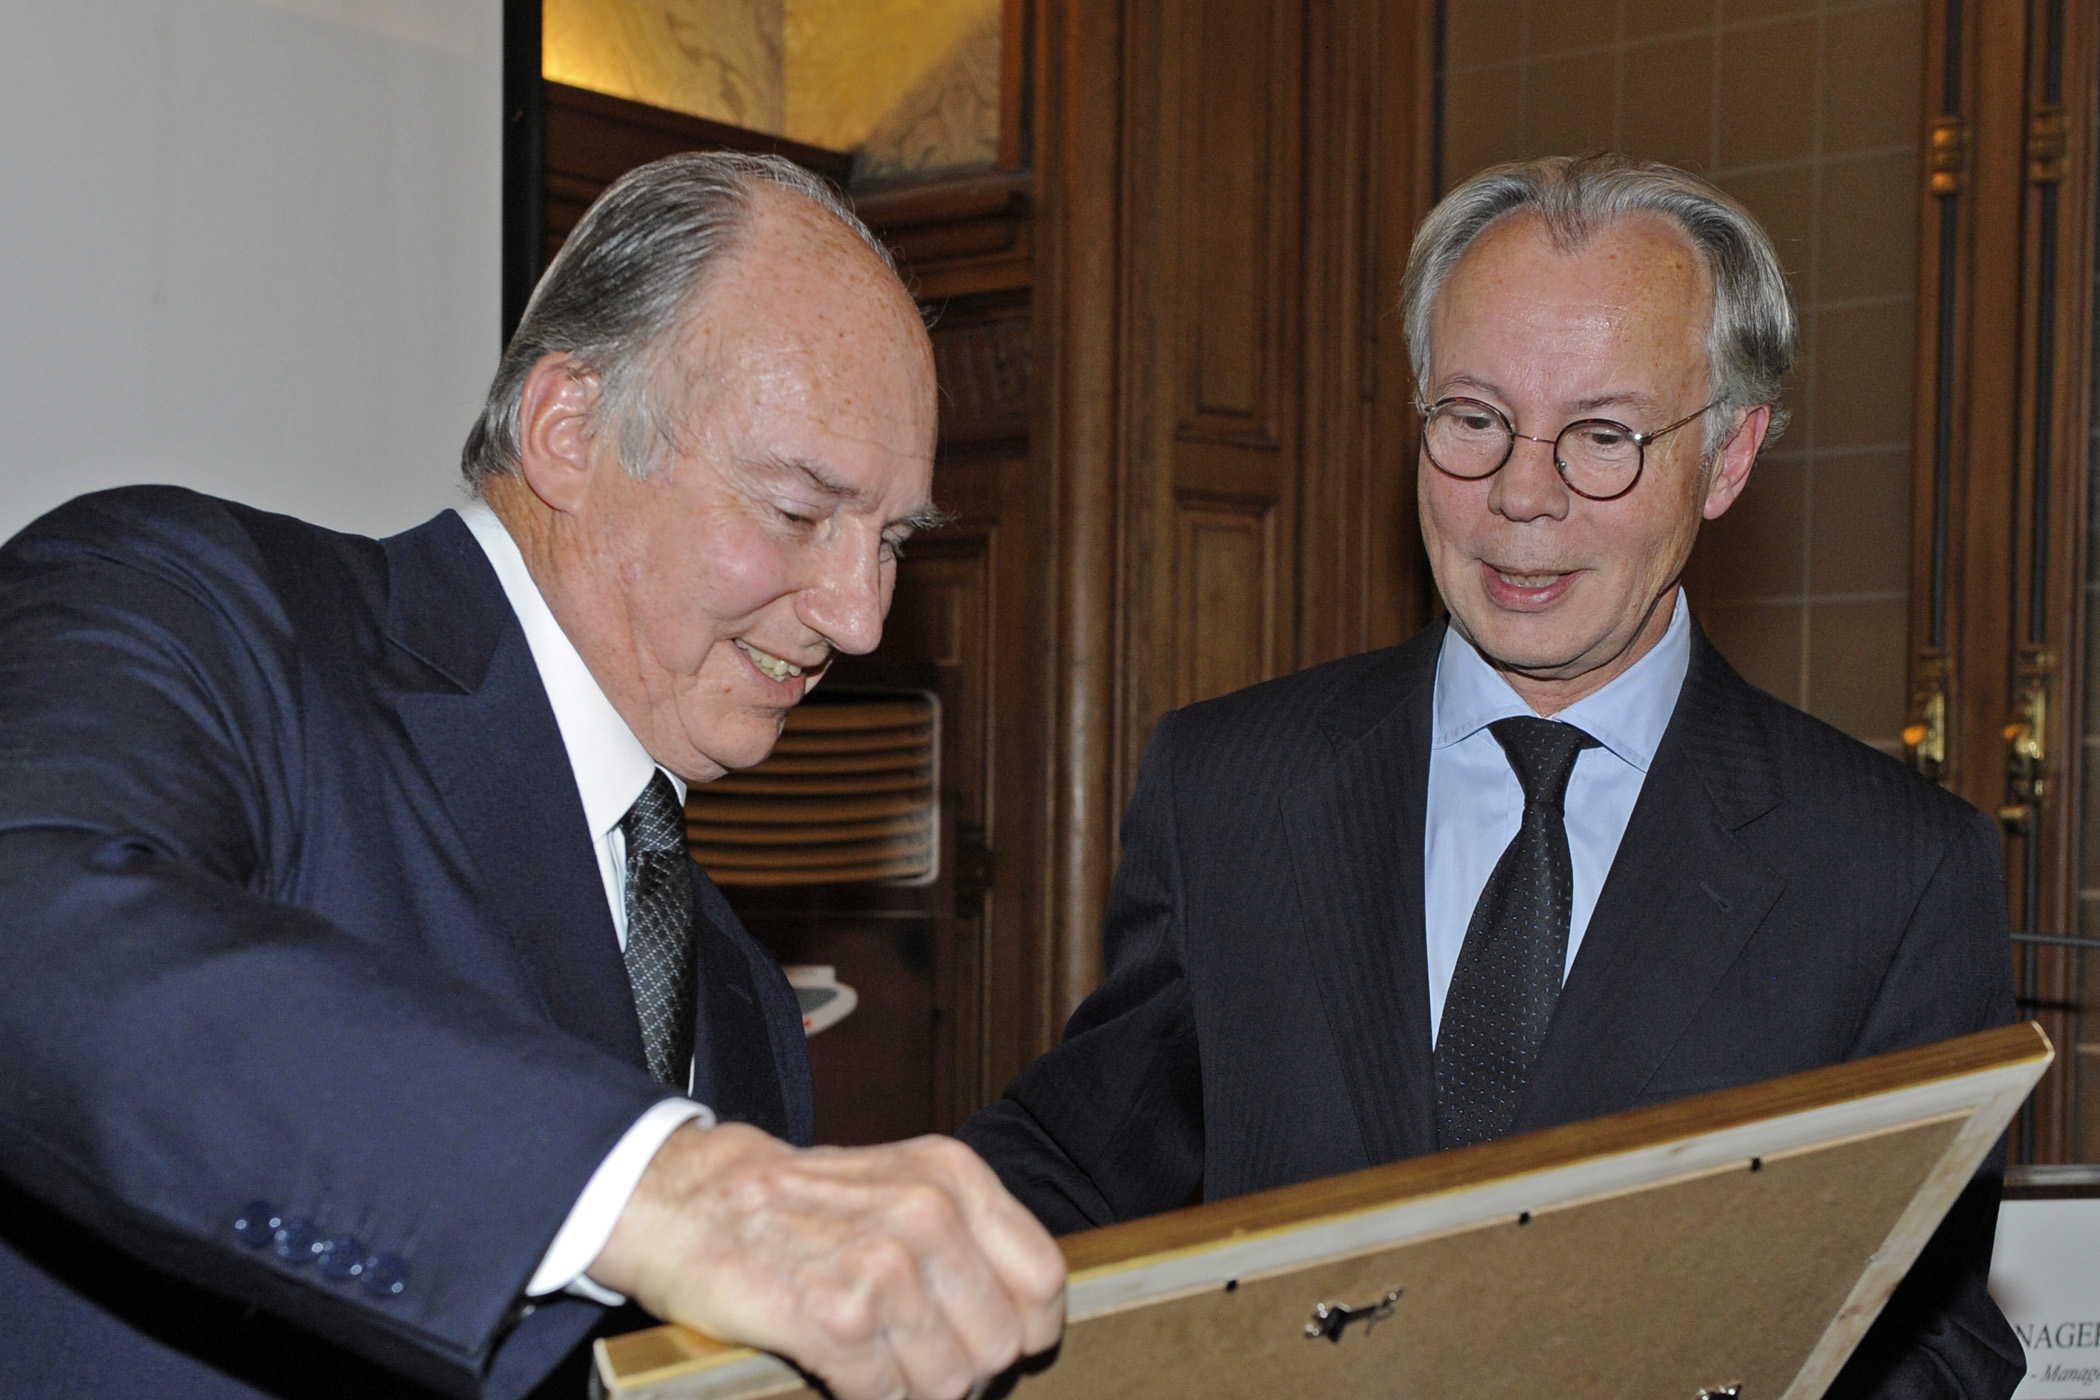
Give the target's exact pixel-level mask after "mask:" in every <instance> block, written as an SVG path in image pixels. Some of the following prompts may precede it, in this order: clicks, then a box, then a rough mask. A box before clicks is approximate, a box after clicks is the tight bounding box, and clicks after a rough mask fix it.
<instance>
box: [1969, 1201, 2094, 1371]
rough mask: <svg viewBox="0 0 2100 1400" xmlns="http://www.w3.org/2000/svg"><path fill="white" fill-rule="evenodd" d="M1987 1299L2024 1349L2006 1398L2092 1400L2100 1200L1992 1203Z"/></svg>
mask: <svg viewBox="0 0 2100 1400" xmlns="http://www.w3.org/2000/svg"><path fill="white" fill-rule="evenodd" d="M1991 1296H1992V1297H1993V1298H1996V1299H1997V1300H1998V1306H1999V1307H2000V1308H2003V1309H2004V1310H2005V1316H2006V1319H2007V1320H2008V1321H2010V1322H2011V1323H2012V1325H2013V1330H2014V1331H2015V1332H2017V1333H2019V1334H2020V1345H2021V1346H2023V1347H2025V1348H2026V1350H2027V1379H2026V1380H2024V1381H2022V1382H2021V1383H2020V1388H2019V1389H2018V1390H2016V1391H2014V1392H2013V1400H2096V1397H2100V1200H2054V1201H2049V1200H2043V1201H2007V1202H2005V1203H2004V1204H2003V1205H2002V1206H2000V1207H1999V1209H1998V1247H1997V1251H1996V1253H1995V1254H1994V1255H1993V1256H1992V1259H1991Z"/></svg>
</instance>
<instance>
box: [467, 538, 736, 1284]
mask: <svg viewBox="0 0 2100 1400" xmlns="http://www.w3.org/2000/svg"><path fill="white" fill-rule="evenodd" d="M459 513H460V518H461V519H463V520H465V521H466V523H467V528H468V529H469V530H471V531H473V532H474V538H475V539H476V540H477V541H479V542H480V544H481V549H482V552H483V553H484V554H486V555H488V557H489V564H490V566H491V567H493V568H494V569H495V571H496V580H497V582H499V583H501V584H502V585H503V596H504V597H505V598H507V599H509V600H510V607H511V611H512V612H514V613H516V614H517V615H518V625H519V626H520V627H522V628H524V629H525V644H526V645H527V646H528V647H530V648H531V649H532V662H533V665H534V666H535V667H537V668H538V670H539V673H540V683H541V684H542V685H544V686H545V687H546V689H547V701H548V703H549V704H550V705H552V706H553V707H554V722H555V724H556V725H557V726H558V727H559V728H560V730H561V742H562V747H563V748H565V749H566V750H568V754H569V767H570V769H571V771H573V772H574V773H575V775H576V791H577V793H578V794H579V795H580V796H581V797H582V798H583V818H584V821H585V822H586V823H587V824H588V825H589V827H590V830H591V846H592V850H593V852H594V853H595V854H596V855H597V857H598V874H599V876H600V877H601V878H602V879H603V880H604V881H605V903H606V907H607V908H609V909H610V910H611V911H612V921H613V928H614V930H615V931H616V932H617V933H618V935H619V939H620V949H621V951H622V952H625V951H626V948H627V838H626V836H625V835H624V834H623V833H622V832H621V830H620V819H621V818H623V817H625V816H626V815H627V809H628V808H630V807H632V806H633V805H634V801H635V799H636V798H638V797H640V796H641V795H642V789H643V788H645V787H647V786H649V779H650V778H651V777H652V776H653V775H654V774H655V773H656V772H657V764H656V760H655V759H653V758H651V757H649V751H648V750H647V749H645V748H643V747H642V741H641V740H639V739H637V738H635V737H634V731H633V730H632V729H629V728H628V727H627V721H625V720H623V719H621V718H620V712H619V711H618V710H615V709H614V708H613V706H612V702H611V701H610V700H607V699H606V698H605V692H604V691H603V690H601V689H599V687H598V681H597V678H596V677H594V676H592V675H591V672H590V668H589V667H588V666H586V665H584V662H583V657H581V656H580V655H578V654H577V651H576V647H575V645H574V643H572V642H570V640H569V638H568V634H567V633H565V632H563V631H562V630H561V624H560V623H558V622H556V621H555V620H554V613H553V612H552V611H551V610H550V609H549V608H548V607H547V600H546V599H544V598H542V597H541V596H540V590H539V586H538V585H537V584H535V583H534V582H533V581H532V574H531V572H530V571H529V570H528V569H526V567H525V556H524V555H522V554H520V553H519V552H518V546H517V542H516V541H515V540H513V539H511V537H510V532H509V531H508V530H506V529H504V528H503V522H502V521H501V520H498V519H497V518H496V513H495V512H494V511H492V510H490V509H489V508H488V506H487V505H485V504H483V503H482V502H480V501H475V502H473V503H471V504H469V505H467V506H464V507H462V508H461V510H460V512H459ZM664 776H665V777H667V778H669V779H670V780H671V786H672V787H673V788H674V789H675V790H676V791H677V794H678V800H679V801H681V802H683V801H684V800H685V783H684V781H683V780H682V779H680V778H679V776H678V775H677V774H676V773H672V772H669V771H668V770H667V771H665V773H664ZM578 936H579V937H580V936H582V935H581V934H580V933H579V935H578ZM695 1120H698V1121H699V1122H700V1123H701V1124H702V1125H703V1126H706V1127H713V1126H714V1122H715V1118H714V1114H713V1113H712V1112H711V1111H710V1110H709V1109H708V1108H707V1107H706V1106H705V1105H703V1104H697V1103H694V1102H693V1101H692V1100H691V1099H682V1098H672V1099H665V1100H664V1101H663V1102H662V1103H659V1104H657V1105H655V1106H654V1107H652V1108H650V1109H649V1110H648V1111H647V1112H646V1113H644V1114H643V1115H642V1116H641V1117H640V1118H638V1119H636V1120H635V1123H634V1126H633V1127H631V1128H629V1129H628V1130H627V1132H626V1134H625V1135H624V1136H622V1137H621V1139H620V1140H619V1142H617V1143H615V1144H614V1145H613V1150H612V1151H611V1152H609V1153H607V1154H606V1157H605V1160H604V1161H603V1162H601V1163H599V1164H598V1170H597V1171H595V1172H593V1173H591V1179H590V1180H589V1181H588V1182H586V1183H584V1188H583V1194H582V1195H580V1196H578V1197H577V1198H576V1204H575V1205H574V1206H573V1207H571V1208H570V1210H569V1218H568V1219H567V1220H565V1221H563V1222H562V1227H561V1229H560V1230H559V1231H558V1232H557V1233H556V1234H555V1236H554V1242H553V1243H552V1244H550V1245H549V1246H547V1252H546V1254H545V1255H543V1256H542V1257H541V1259H540V1266H539V1268H538V1269H537V1270H536V1271H535V1272H534V1273H533V1276H532V1281H531V1283H529V1284H527V1285H526V1288H525V1292H526V1294H527V1295H528V1296H531V1297H538V1296H540V1295H541V1294H546V1293H556V1292H560V1291H561V1290H563V1289H567V1290H568V1291H570V1292H572V1293H579V1294H582V1295H583V1296H584V1297H587V1298H593V1299H596V1300H597V1301H599V1302H601V1303H611V1304H618V1303H623V1302H625V1301H627V1300H626V1299H625V1298H623V1297H621V1296H620V1295H619V1294H617V1293H615V1292H613V1291H612V1290H611V1289H609V1288H601V1287H599V1286H598V1285H597V1284H596V1283H594V1282H592V1281H591V1280H590V1279H589V1278H586V1277H585V1276H584V1272H583V1271H584V1270H585V1269H587V1268H589V1267H590V1264H591V1261H592V1260H593V1259H596V1258H597V1257H598V1252H599V1251H600V1250H602V1249H604V1248H605V1242H606V1241H607V1240H609V1239H611V1238H612V1232H613V1226H614V1225H616V1224H618V1223H619V1219H620V1212H621V1211H623V1210H625V1209H626V1208H627V1202H628V1199H629V1198H630V1197H632V1196H633V1195H634V1188H635V1187H636V1185H638V1184H639V1183H640V1181H641V1179H642V1173H643V1171H644V1170H645V1169H647V1167H648V1165H649V1159H650V1158H652V1157H654V1156H655V1155H656V1151H657V1149H658V1148H660V1147H662V1146H663V1144H664V1139H665V1138H668V1137H669V1136H670V1135H671V1134H672V1132H673V1131H675V1130H676V1129H678V1128H680V1127H682V1126H684V1125H685V1124H687V1123H690V1122H693V1121H695Z"/></svg>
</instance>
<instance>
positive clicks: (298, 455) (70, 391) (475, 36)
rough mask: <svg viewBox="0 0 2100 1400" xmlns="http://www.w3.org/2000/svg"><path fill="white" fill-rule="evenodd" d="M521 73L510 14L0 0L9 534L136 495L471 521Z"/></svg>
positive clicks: (3, 528) (1, 357) (240, 1)
mask: <svg viewBox="0 0 2100 1400" xmlns="http://www.w3.org/2000/svg"><path fill="white" fill-rule="evenodd" d="M501 59H502V15H501V6H500V4H499V3H498V0H0V191H4V192H5V194H4V197H0V539H4V538H5V537H6V536H8V535H11V534H13V533H14V532H15V531H16V530H17V529H19V528H20V527H21V526H22V525H24V524H26V523H27V522H28V521H29V520H31V519H33V518H34V517H35V516H37V515H38V514H40V513H42V512H43V511H45V510H48V509H50V508H51V507H52V506H54V505H57V504H58V503H59V502H61V501H64V500H66V499H68V498H69V497H72V496H75V495H78V494H79V493H81V492H83V491H91V490H95V489H98V488H100V487H104V486H114V485H118V484H120V483H126V482H139V481H169V482H177V483H180V484H182V485H186V486H193V487H196V488H197V489H199V490H203V491H210V492H214V493H216V494H219V495H225V496H231V497H234V498H236V499H238V500H242V501H247V502H250V503H253V504H256V505H260V506H264V507H267V508H269V509H273V510H283V511H289V512H291V513H293V514H297V515H301V516H305V517H306V518H308V519H311V520H316V521H320V522H322V523H324V524H328V525H332V526H335V527H336V528H339V529H347V530H356V531H360V532H364V533H388V532H391V531H394V530H398V529H401V528H404V527H406V526H409V525H412V524H414V523H416V522H417V521H419V520H422V519H424V518H425V517H427V516H429V515H430V514H432V513H434V512H435V511H437V510H439V509H441V508H443V507H444V506H446V505H450V504H453V503H454V502H456V501H457V500H458V499H459V489H458V487H457V486H456V484H455V483H456V482H457V481H458V479H459V477H458V467H457V462H458V456H459V445H460V442H461V439H462V438H463V437H464V436H465V434H466V430H467V426H468V424H469V423H470V421H471V420H472V417H473V414H474V412H475V410H476V408H477V407H478V405H479V403H480V401H481V396H482V394H483V392H484V390H485V389H486V388H487V385H488V380H489V376H490V374H491V373H492V372H493V370H494V368H495V362H496V356H497V351H498V345H497V336H498V332H499V316H500V313H499V309H498V295H499V293H498V266H499V259H500V251H501V250H500V229H501V223H500V217H501V216H500V195H501V190H502V130H501V119H502V72H501V68H502V64H501Z"/></svg>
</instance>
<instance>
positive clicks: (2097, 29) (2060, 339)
mask: <svg viewBox="0 0 2100 1400" xmlns="http://www.w3.org/2000/svg"><path fill="white" fill-rule="evenodd" d="M1928 14H1929V26H1928V43H1927V57H1926V79H1925V84H1924V91H1925V93H1926V98H1927V100H1926V110H1925V112H1924V113H1923V116H1922V120H1923V123H1924V133H1925V142H1924V149H1925V151H1926V153H1927V157H1926V169H1924V170H1923V171H1921V172H1920V195H1919V197H1920V200H1921V202H1922V204H1923V218H1922V219H1921V221H1920V222H1921V248H1920V259H1919V262H1920V268H1921V281H1920V288H1919V290H1920V295H1919V307H1920V326H1919V331H1920V333H1919V336H1918V347H1919V363H1918V370H1917V375H1918V379H1917V382H1918V386H1919V391H1918V394H1917V404H1918V415H1917V424H1916V444H1917V450H1916V455H1915V472H1916V475H1915V480H1914V489H1913V493H1912V501H1913V530H1914V536H1913V538H1914V548H1913V567H1912V583H1913V586H1912V590H1911V596H1912V611H1911V639H1912V655H1913V665H1912V680H1913V693H1914V700H1913V705H1912V716H1911V720H1912V722H1911V725H1910V728H1909V729H1908V730H1907V731H1906V734H1905V739H1906V741H1907V743H1908V744H1909V746H1910V754H1911V758H1912V761H1913V763H1914V764H1916V766H1917V767H1918V768H1919V769H1920V770H1921V771H1922V772H1924V773H1926V774H1927V775H1928V776H1931V777H1933V778H1936V779H1937V780H1939V781H1941V782H1943V783H1945V784H1946V785H1947V786H1949V787H1950V788H1952V789H1953V790H1954V791H1956V792H1958V793H1960V794H1961V795H1962V796H1964V797H1966V798H1968V799H1969V800H1970V801H1971V802H1974V803H1975V804H1976V805H1977V806H1979V807H1982V808H1983V809H1984V810H1985V811H1987V812H1992V813H1995V814H1996V815H1997V816H1998V818H1999V820H2000V822H2001V825H2002V827H2003V831H2004V835H2005V855H2006V867H2005V868H2006V880H2007V893H2008V895H2009V897H2010V900H2011V907H2012V918H2013V926H2014V928H2015V929H2016V930H2017V932H2016V933H2015V935H2014V947H2013V950H2012V954H2011V955H2012V957H2013V959H2014V965H2015V974H2016V978H2017V983H2018V987H2019V993H2020V998H2021V1002H2022V1010H2023V1013H2025V1014H2029V1015H2035V1016H2037V1017H2039V1018H2040V1019H2041V1020H2042V1021H2043V1024H2044V1025H2045V1026H2046V1027H2047V1028H2048V1030H2049V1032H2050V1034H2051V1035H2052V1036H2053V1037H2054V1038H2055V1039H2056V1041H2057V1043H2058V1046H2059V1048H2060V1050H2061V1052H2062V1053H2061V1054H2060V1056H2059V1059H2058V1061H2057V1068H2056V1069H2054V1070H2052V1071H2051V1073H2050V1075H2049V1077H2048V1079H2047V1080H2045V1081H2044V1083H2043V1085H2042V1087H2041V1089H2040V1090H2039V1091H2038V1092H2037V1094H2036V1096H2035V1099H2034V1101H2033V1102H2032V1104H2030V1106H2029V1108H2028V1109H2027V1111H2026V1112H2025V1113H2024V1114H2023V1115H2022V1117H2021V1120H2020V1123H2019V1126H2018V1128H2017V1131H2016V1141H2015V1143H2014V1152H2015V1157H2016V1159H2017V1160H2022V1161H2034V1162H2057V1161H2072V1160H2090V1159H2091V1158H2092V1157H2093V1155H2094V1154H2095V1153H2096V1152H2100V1114H2096V1113H2095V1111H2094V1105H2093V1103H2092V1099H2093V1089H2094V1088H2095V1087H2096V1086H2095V1085H2093V1084H2092V1083H2091V1082H2089V1081H2090V1080H2091V1076H2092V1068H2093V1065H2092V1060H2091V1056H2092V1053H2093V1051H2094V1050H2096V1049H2100V1047H2094V1046H2091V1045H2089V1044H2087V1038H2088V1036H2089V1035H2090V1034H2091V1033H2092V1032H2091V1029H2090V1027H2091V1025H2092V1024H2093V1023H2092V1022H2090V1021H2089V1019H2088V1017H2087V1015H2086V1012H2087V1010H2088V1009H2089V1008H2090V1007H2091V1006H2092V1004H2093V998H2094V996H2095V994H2100V963H2092V966H2091V967H2090V968H2089V967H2088V966H2087V964H2088V963H2089V962H2091V961H2092V960H2091V957H2090V953H2089V950H2090V949H2092V948H2100V902H2096V900H2100V888H2096V887H2100V802H2096V801H2095V800H2094V799H2095V797H2096V796H2100V791H2096V790H2095V788H2094V784H2095V782H2096V781H2100V764H2095V763H2093V762H2092V761H2091V755H2092V753H2093V752H2094V749H2095V746H2096V745H2100V712H2096V711H2095V709H2094V706H2095V702H2096V700H2100V691H2096V687H2094V686H2093V685H2092V684H2090V681H2091V680H2092V679H2093V678H2094V676H2095V674H2096V672H2095V669H2094V668H2095V667H2096V665H2100V648H2096V646H2095V645H2094V640H2095V639H2094V638H2093V636H2092V633H2091V628H2092V625H2093V622H2094V620H2095V619H2094V616H2093V609H2092V608H2091V607H2090V606H2089V601H2088V600H2089V599H2090V598H2091V597H2092V596H2093V593H2094V590H2095V589H2096V588H2100V573H2096V572H2095V569H2096V568H2100V551H2096V550H2095V549H2094V548H2093V529H2094V526H2095V524H2096V523H2100V499H2096V497H2095V494H2094V486H2095V482H2094V480H2093V475H2092V471H2091V465H2092V460H2093V442H2094V434H2095V431H2096V421H2095V418H2094V416H2093V415H2094V407H2095V405H2094V401H2093V394H2092V386H2093V383H2094V373H2095V367H2096V362H2095V359H2094V350H2095V345H2094V338H2093V327H2094V321H2093V317H2094V312H2095V306H2096V303H2095V297H2094V272H2095V268H2094V258H2093V244H2094V203H2093V201H2094V187H2095V175H2096V168H2095V161H2096V146H2095V139H2094V138H2095V120H2096V102H2100V10H2096V9H2095V7H2093V6H2092V5H2090V4H2083V3H2078V2H2077V0H1934V3H1933V4H1932V5H1931V6H1930V7H1929V10H1928Z"/></svg>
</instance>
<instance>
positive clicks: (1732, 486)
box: [1699, 404, 1772, 520]
mask: <svg viewBox="0 0 2100 1400" xmlns="http://www.w3.org/2000/svg"><path fill="white" fill-rule="evenodd" d="M1771 428H1772V406H1771V405H1770V404H1759V405H1758V406H1757V407H1755V408H1753V409H1751V410H1750V411H1749V412H1748V413H1745V414H1744V415H1743V421H1742V422H1740V423H1738V424H1736V428H1735V433H1734V435H1733V436H1731V437H1730V438H1729V439H1728V441H1727V442H1725V443H1723V444H1721V450H1720V452H1719V453H1718V454H1716V456H1715V457H1714V461H1713V465H1712V466H1710V467H1708V468H1707V472H1708V477H1707V482H1706V499H1705V500H1704V501H1703V502H1701V503H1700V511H1699V513H1700V514H1701V515H1703V516H1705V517H1706V518H1707V519H1708V520H1717V519H1719V518H1720V516H1721V514H1722V512H1724V511H1726V510H1727V509H1728V508H1729V507H1730V506H1732V505H1734V504H1735V498H1736V497H1738V496H1740V495H1742V494H1743V488H1744V487H1745V486H1747V485H1749V484H1750V468H1751V467H1753V466H1755V465H1757V453H1758V449H1759V448H1761V447H1763V446H1764V445H1765V434H1766V433H1767V432H1769V431H1771Z"/></svg>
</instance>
